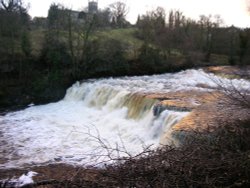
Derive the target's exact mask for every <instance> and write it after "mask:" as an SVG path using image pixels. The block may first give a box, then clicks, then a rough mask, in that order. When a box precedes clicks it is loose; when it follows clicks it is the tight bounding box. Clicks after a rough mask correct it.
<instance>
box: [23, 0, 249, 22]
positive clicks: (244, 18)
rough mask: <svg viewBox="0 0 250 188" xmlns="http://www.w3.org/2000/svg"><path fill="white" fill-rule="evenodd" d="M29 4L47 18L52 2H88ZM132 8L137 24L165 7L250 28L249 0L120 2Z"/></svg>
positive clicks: (80, 4) (78, 6) (79, 4)
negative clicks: (141, 16) (208, 16)
mask: <svg viewBox="0 0 250 188" xmlns="http://www.w3.org/2000/svg"><path fill="white" fill-rule="evenodd" d="M24 1H25V2H26V3H29V4H30V8H29V13H30V15H31V16H32V17H34V16H45V17H46V16H47V12H48V8H49V6H50V4H51V3H53V2H56V3H61V4H63V5H65V6H66V7H67V8H71V9H74V10H82V9H83V8H84V7H87V5H88V0H41V1H40V0H24ZM116 1H117V0H99V1H98V6H99V8H101V9H102V8H105V7H107V6H108V5H110V4H111V3H113V2H116ZM121 1H122V2H125V3H126V4H127V6H128V7H129V13H128V15H127V19H128V20H129V21H130V22H131V23H134V22H135V21H136V18H137V16H138V14H144V13H145V12H146V11H150V10H153V9H155V8H156V7H157V6H161V7H163V8H164V9H165V10H166V11H167V12H168V11H169V10H170V9H174V10H180V11H182V12H183V13H184V15H185V16H187V17H190V18H193V19H198V18H199V15H201V14H204V15H209V14H212V15H216V14H219V15H221V17H222V18H223V20H224V23H225V25H228V26H231V25H235V26H239V27H250V14H249V13H248V12H247V2H248V3H249V4H250V0H121Z"/></svg>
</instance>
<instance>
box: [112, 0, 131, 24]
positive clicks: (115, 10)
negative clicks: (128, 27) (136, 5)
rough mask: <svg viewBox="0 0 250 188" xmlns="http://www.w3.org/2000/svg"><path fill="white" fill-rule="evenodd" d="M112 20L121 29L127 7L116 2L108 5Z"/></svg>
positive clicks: (127, 10)
mask: <svg viewBox="0 0 250 188" xmlns="http://www.w3.org/2000/svg"><path fill="white" fill-rule="evenodd" d="M109 8H110V11H111V14H112V20H113V22H115V24H116V25H117V26H118V27H123V25H124V23H125V22H126V19H125V18H126V15H127V14H128V12H129V9H128V7H127V5H126V4H125V3H123V2H121V1H117V2H115V3H112V4H111V5H109Z"/></svg>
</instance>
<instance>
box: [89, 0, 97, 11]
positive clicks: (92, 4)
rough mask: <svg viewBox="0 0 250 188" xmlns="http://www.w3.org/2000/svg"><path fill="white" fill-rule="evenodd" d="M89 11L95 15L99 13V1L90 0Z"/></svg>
mask: <svg viewBox="0 0 250 188" xmlns="http://www.w3.org/2000/svg"><path fill="white" fill-rule="evenodd" d="M88 11H89V13H90V14H95V13H97V11H98V0H89V6H88Z"/></svg>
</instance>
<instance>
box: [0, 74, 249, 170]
mask: <svg viewBox="0 0 250 188" xmlns="http://www.w3.org/2000/svg"><path fill="white" fill-rule="evenodd" d="M215 80H217V81H219V82H220V83H224V84H226V85H230V83H231V82H233V83H234V85H237V86H238V87H241V88H249V86H250V85H249V82H247V81H244V80H228V79H222V78H219V77H217V76H215V75H213V74H208V73H205V72H204V71H203V70H186V71H182V72H179V73H174V74H161V75H153V76H135V77H121V78H107V79H92V80H85V81H82V82H76V83H75V84H74V85H73V86H72V87H70V88H69V89H68V90H67V93H66V95H65V97H64V99H62V100H61V101H59V102H56V103H50V104H46V105H40V106H32V105H31V106H29V107H27V108H26V109H24V110H20V111H16V112H11V113H8V114H6V115H4V116H0V134H1V138H0V143H1V145H0V154H1V156H2V159H1V160H0V168H12V167H13V168H16V167H25V166H30V165H41V164H49V163H67V164H73V165H94V164H100V165H102V164H103V163H102V162H103V161H106V162H107V163H109V162H112V160H111V159H116V158H117V157H123V156H128V155H135V154H138V153H139V152H141V151H143V150H144V149H145V148H147V147H149V146H150V147H151V148H152V149H153V148H156V147H158V146H159V141H160V138H161V136H162V135H163V134H166V133H167V132H170V133H171V127H172V126H173V125H174V124H175V123H177V122H178V121H180V120H181V119H182V118H183V117H185V116H186V115H187V114H188V113H189V112H188V111H173V110H167V109H165V110H159V111H158V112H157V109H156V107H157V104H158V102H159V101H158V100H157V99H153V98H148V97H147V95H149V94H155V93H157V94H159V93H162V94H164V93H168V92H173V91H188V90H199V91H204V92H208V91H209V90H214V89H216V87H217V84H216V83H215ZM199 85H206V86H208V87H207V88H204V87H199ZM153 112H155V113H153ZM169 135H171V134H169ZM168 143H169V144H171V136H170V138H169V142H168Z"/></svg>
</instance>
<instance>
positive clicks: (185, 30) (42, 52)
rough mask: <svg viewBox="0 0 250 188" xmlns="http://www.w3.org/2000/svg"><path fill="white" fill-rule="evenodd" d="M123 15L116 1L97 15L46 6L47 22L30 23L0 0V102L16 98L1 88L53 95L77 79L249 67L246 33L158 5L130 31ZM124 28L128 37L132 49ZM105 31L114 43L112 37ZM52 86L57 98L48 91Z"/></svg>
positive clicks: (19, 7) (18, 8) (23, 10)
mask: <svg viewBox="0 0 250 188" xmlns="http://www.w3.org/2000/svg"><path fill="white" fill-rule="evenodd" d="M127 13H128V7H127V5H126V4H125V3H123V2H119V1H118V2H115V3H113V4H111V5H109V6H108V7H107V8H105V9H103V10H98V12H97V13H88V12H87V11H84V10H83V11H81V12H77V13H76V11H73V10H71V9H68V8H66V7H64V6H63V5H61V4H56V3H52V4H51V6H50V7H49V10H48V16H47V18H33V19H31V17H30V15H29V14H28V7H27V6H26V5H25V4H24V3H23V1H22V0H0V43H1V46H0V73H1V76H0V77H1V85H3V86H4V87H2V88H6V89H2V90H1V91H0V101H1V98H5V96H7V95H10V94H12V93H20V92H13V91H12V90H11V91H9V89H8V88H7V87H5V86H6V84H8V83H9V85H13V84H14V85H15V86H16V87H20V88H21V91H22V92H21V93H30V92H31V93H32V92H33V94H34V95H36V96H37V95H39V97H41V98H46V97H50V95H51V93H53V95H55V96H60V97H61V96H62V95H63V94H62V93H64V91H65V89H66V88H67V87H68V86H69V85H70V84H72V83H73V82H74V81H75V80H80V79H84V78H90V77H103V76H121V75H139V74H155V73H161V72H171V71H177V70H181V69H184V68H192V67H197V66H206V65H228V64H231V65H247V64H249V62H250V42H249V40H250V30H249V29H240V28H236V27H233V26H232V27H223V25H222V19H221V18H220V17H219V16H205V15H202V16H200V19H199V20H198V21H195V20H192V19H190V18H187V17H185V15H184V14H183V13H182V12H181V11H174V10H172V11H170V12H169V13H167V12H166V11H165V10H164V8H162V7H158V8H156V9H155V10H152V11H150V12H147V13H146V14H144V15H139V16H138V19H137V22H136V24H135V25H132V24H130V23H129V22H128V21H127V20H126V15H127ZM126 30H131V31H132V38H133V41H132V44H131V42H129V39H127V38H126V36H125V35H124V32H125V31H126ZM113 31H118V32H120V34H121V37H120V38H115V37H112V34H113V33H112V32H113ZM100 33H106V35H100ZM109 35H110V36H109ZM123 37H124V38H123ZM6 80H8V81H6ZM11 80H12V81H13V83H10V82H11ZM58 87H59V89H58V90H57V91H58V94H57V93H56V92H53V90H55V88H58ZM39 97H38V98H39Z"/></svg>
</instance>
